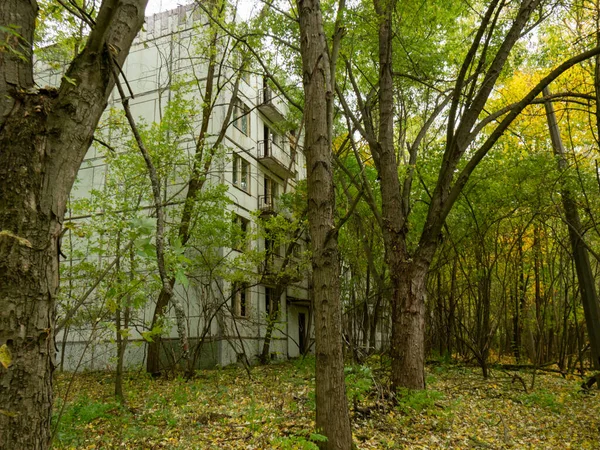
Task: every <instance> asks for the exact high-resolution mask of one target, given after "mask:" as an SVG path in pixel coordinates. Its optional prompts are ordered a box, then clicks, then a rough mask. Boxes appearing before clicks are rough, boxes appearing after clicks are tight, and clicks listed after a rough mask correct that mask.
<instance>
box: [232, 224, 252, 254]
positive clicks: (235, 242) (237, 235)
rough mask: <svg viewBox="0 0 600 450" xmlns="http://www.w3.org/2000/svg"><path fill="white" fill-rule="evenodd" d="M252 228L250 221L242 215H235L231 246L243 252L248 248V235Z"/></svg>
mask: <svg viewBox="0 0 600 450" xmlns="http://www.w3.org/2000/svg"><path fill="white" fill-rule="evenodd" d="M249 229H250V221H249V220H248V219H246V218H245V217H242V216H237V215H236V216H234V217H233V223H232V230H231V236H232V243H231V248H233V249H234V250H237V251H240V252H243V251H244V250H246V237H247V233H248V230H249Z"/></svg>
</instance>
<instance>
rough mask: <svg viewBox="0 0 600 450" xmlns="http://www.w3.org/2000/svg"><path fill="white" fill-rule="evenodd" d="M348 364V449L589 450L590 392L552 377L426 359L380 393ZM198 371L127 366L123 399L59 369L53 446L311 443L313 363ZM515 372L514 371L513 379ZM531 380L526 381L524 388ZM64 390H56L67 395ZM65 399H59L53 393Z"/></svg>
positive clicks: (89, 377) (593, 430)
mask: <svg viewBox="0 0 600 450" xmlns="http://www.w3.org/2000/svg"><path fill="white" fill-rule="evenodd" d="M378 364H379V363H378V362H375V363H374V364H373V365H372V366H370V367H367V366H357V367H353V368H348V370H347V385H348V394H349V397H350V398H351V400H350V402H351V404H352V406H351V416H352V430H353V434H354V441H355V443H356V445H357V448H359V449H402V448H408V449H435V448H449V449H474V448H480V449H503V448H512V449H568V448H572V449H599V448H600V391H598V390H597V389H592V390H591V391H590V392H587V393H584V392H581V388H580V384H581V379H580V378H578V377H569V376H568V377H567V378H563V377H561V376H560V375H558V374H554V373H546V372H538V373H537V374H536V375H535V379H534V374H533V373H532V372H531V371H529V372H523V371H522V372H515V371H504V370H492V371H491V376H490V377H489V378H488V379H487V380H486V379H483V378H482V377H481V375H480V374H481V372H480V371H479V370H476V369H475V368H471V367H465V366H459V365H449V364H437V365H433V366H428V368H427V384H428V389H427V391H422V392H400V393H399V400H398V402H397V405H396V406H391V405H390V403H389V402H387V401H383V400H381V398H382V397H385V395H386V393H385V391H384V389H383V388H382V386H384V385H385V381H386V380H385V375H382V374H385V373H386V371H385V370H383V369H381V368H380V367H379V365H378ZM251 374H252V378H249V377H248V375H247V373H246V372H245V370H244V369H243V368H239V367H228V368H225V369H215V370H203V371H198V373H197V376H196V377H195V378H193V379H191V380H185V379H183V378H172V379H157V380H153V379H151V378H149V377H147V376H146V375H145V374H143V373H139V372H135V373H133V372H132V373H129V374H128V375H127V376H126V379H125V383H124V390H125V392H126V396H127V402H126V405H125V406H121V405H119V403H117V402H116V401H115V399H114V396H113V391H114V376H113V374H111V373H108V372H107V373H97V372H96V373H83V374H77V375H75V376H73V375H71V374H59V375H58V376H57V381H56V384H55V386H56V402H55V416H54V425H55V427H56V423H57V418H58V416H59V415H60V416H61V418H60V422H59V425H58V427H57V429H56V432H55V437H54V446H55V447H56V448H75V449H94V448H129V449H244V450H249V449H314V448H316V445H315V444H314V442H316V441H318V440H319V439H322V436H320V435H318V434H314V433H313V430H314V408H315V404H314V393H313V392H314V360H313V359H305V360H296V361H290V362H285V363H279V364H273V365H269V366H265V367H255V368H253V369H252V372H251ZM515 375H516V376H515ZM532 381H533V382H534V385H533V387H532ZM67 392H68V395H67ZM65 398H66V400H65Z"/></svg>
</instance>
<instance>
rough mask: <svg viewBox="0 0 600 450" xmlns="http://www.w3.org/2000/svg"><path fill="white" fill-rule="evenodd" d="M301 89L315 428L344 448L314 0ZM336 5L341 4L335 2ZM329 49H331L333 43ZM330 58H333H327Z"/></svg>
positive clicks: (305, 20) (307, 15)
mask: <svg viewBox="0 0 600 450" xmlns="http://www.w3.org/2000/svg"><path fill="white" fill-rule="evenodd" d="M297 4H298V11H299V15H300V17H299V19H300V45H301V55H302V71H303V84H304V94H305V106H304V117H305V123H306V134H305V139H304V148H305V154H306V168H307V184H308V221H309V233H310V237H311V244H312V252H313V259H312V268H313V277H312V279H313V302H314V314H315V339H316V358H317V360H316V403H317V405H316V406H317V418H316V425H317V430H318V431H319V432H320V433H323V434H324V435H325V436H327V442H324V443H321V444H320V445H321V448H323V449H327V450H334V449H335V450H349V449H350V448H351V447H352V431H351V428H350V417H349V413H348V401H347V399H346V385H345V380H344V360H343V352H342V317H341V302H340V281H339V280H340V265H339V255H338V244H337V232H338V230H337V229H336V228H335V222H334V208H335V190H334V185H333V155H332V147H331V146H332V132H333V100H334V91H333V85H332V74H333V73H335V71H334V70H332V65H331V62H330V59H329V52H328V47H327V43H326V40H325V35H324V31H323V21H322V16H321V5H320V2H319V1H318V0H298V3H297ZM340 9H343V6H342V5H340ZM331 54H332V55H335V54H336V51H335V43H334V49H333V51H332V52H331ZM333 62H334V64H335V60H334V61H333Z"/></svg>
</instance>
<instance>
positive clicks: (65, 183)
mask: <svg viewBox="0 0 600 450" xmlns="http://www.w3.org/2000/svg"><path fill="white" fill-rule="evenodd" d="M145 5H146V1H145V0H120V1H118V2H117V1H115V0H104V1H103V2H102V5H101V7H100V10H99V12H98V16H97V17H96V23H95V25H94V27H93V28H92V30H91V32H90V35H89V37H88V41H87V44H86V46H85V48H84V49H83V50H82V52H81V53H80V54H79V55H78V56H77V57H76V58H75V59H74V61H73V62H72V63H71V65H70V67H69V69H68V71H67V74H66V77H65V80H69V81H68V82H67V81H63V82H62V84H61V86H60V88H59V89H58V90H54V89H43V90H39V91H38V90H36V89H35V88H34V84H33V63H32V52H31V45H32V44H31V43H32V42H33V30H34V25H35V18H36V15H37V4H36V2H35V1H23V0H3V1H2V2H0V25H1V26H3V27H7V26H16V27H17V29H18V30H19V33H20V34H21V36H22V38H21V39H17V38H15V37H12V38H9V41H11V42H10V43H9V45H12V46H13V47H14V49H15V50H17V51H18V52H19V53H21V54H23V52H25V55H24V57H23V58H20V57H17V56H16V54H12V53H11V52H4V53H2V65H1V66H0V67H1V71H0V180H1V183H0V347H2V348H3V349H4V350H6V351H7V352H9V353H10V355H11V361H10V363H9V364H7V366H8V367H4V366H1V365H0V448H3V449H36V450H38V449H42V450H43V449H46V448H48V447H49V444H50V418H51V412H52V373H53V370H54V352H55V347H54V327H55V321H54V300H55V297H56V294H57V289H58V281H59V279H58V237H59V235H60V231H61V225H62V221H63V218H64V214H65V210H66V204H67V197H68V194H69V192H70V190H71V187H72V185H73V182H74V181H75V177H76V175H77V171H78V169H79V166H80V165H81V161H82V160H83V158H84V156H85V153H86V151H87V149H88V148H89V146H90V143H91V141H92V136H93V133H94V131H95V128H96V125H97V123H98V120H99V119H100V116H101V114H102V112H103V111H104V108H105V106H106V103H107V100H108V97H109V95H110V93H111V91H112V87H113V85H114V81H113V79H112V75H111V74H112V62H111V59H115V60H116V61H117V62H118V63H119V64H120V65H122V64H123V62H124V60H125V57H126V56H127V53H128V52H129V48H130V46H131V43H132V41H133V39H134V37H135V35H136V34H137V32H138V30H139V29H140V27H141V25H142V23H143V19H144V9H145ZM6 36H7V34H5V33H3V34H2V38H5V37H6ZM24 49H28V50H24ZM109 49H113V50H114V52H113V51H111V50H109Z"/></svg>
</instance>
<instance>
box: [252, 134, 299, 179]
mask: <svg viewBox="0 0 600 450" xmlns="http://www.w3.org/2000/svg"><path fill="white" fill-rule="evenodd" d="M258 162H260V163H261V164H262V165H263V166H265V167H266V168H267V169H269V170H270V171H271V172H273V173H274V174H275V175H277V176H279V177H281V178H283V179H287V178H293V177H294V176H295V175H296V171H295V170H294V161H292V157H291V156H290V155H289V154H288V153H287V152H285V151H284V150H283V149H282V148H281V147H280V146H279V145H277V144H275V143H274V142H273V140H272V139H263V140H262V141H258Z"/></svg>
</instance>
